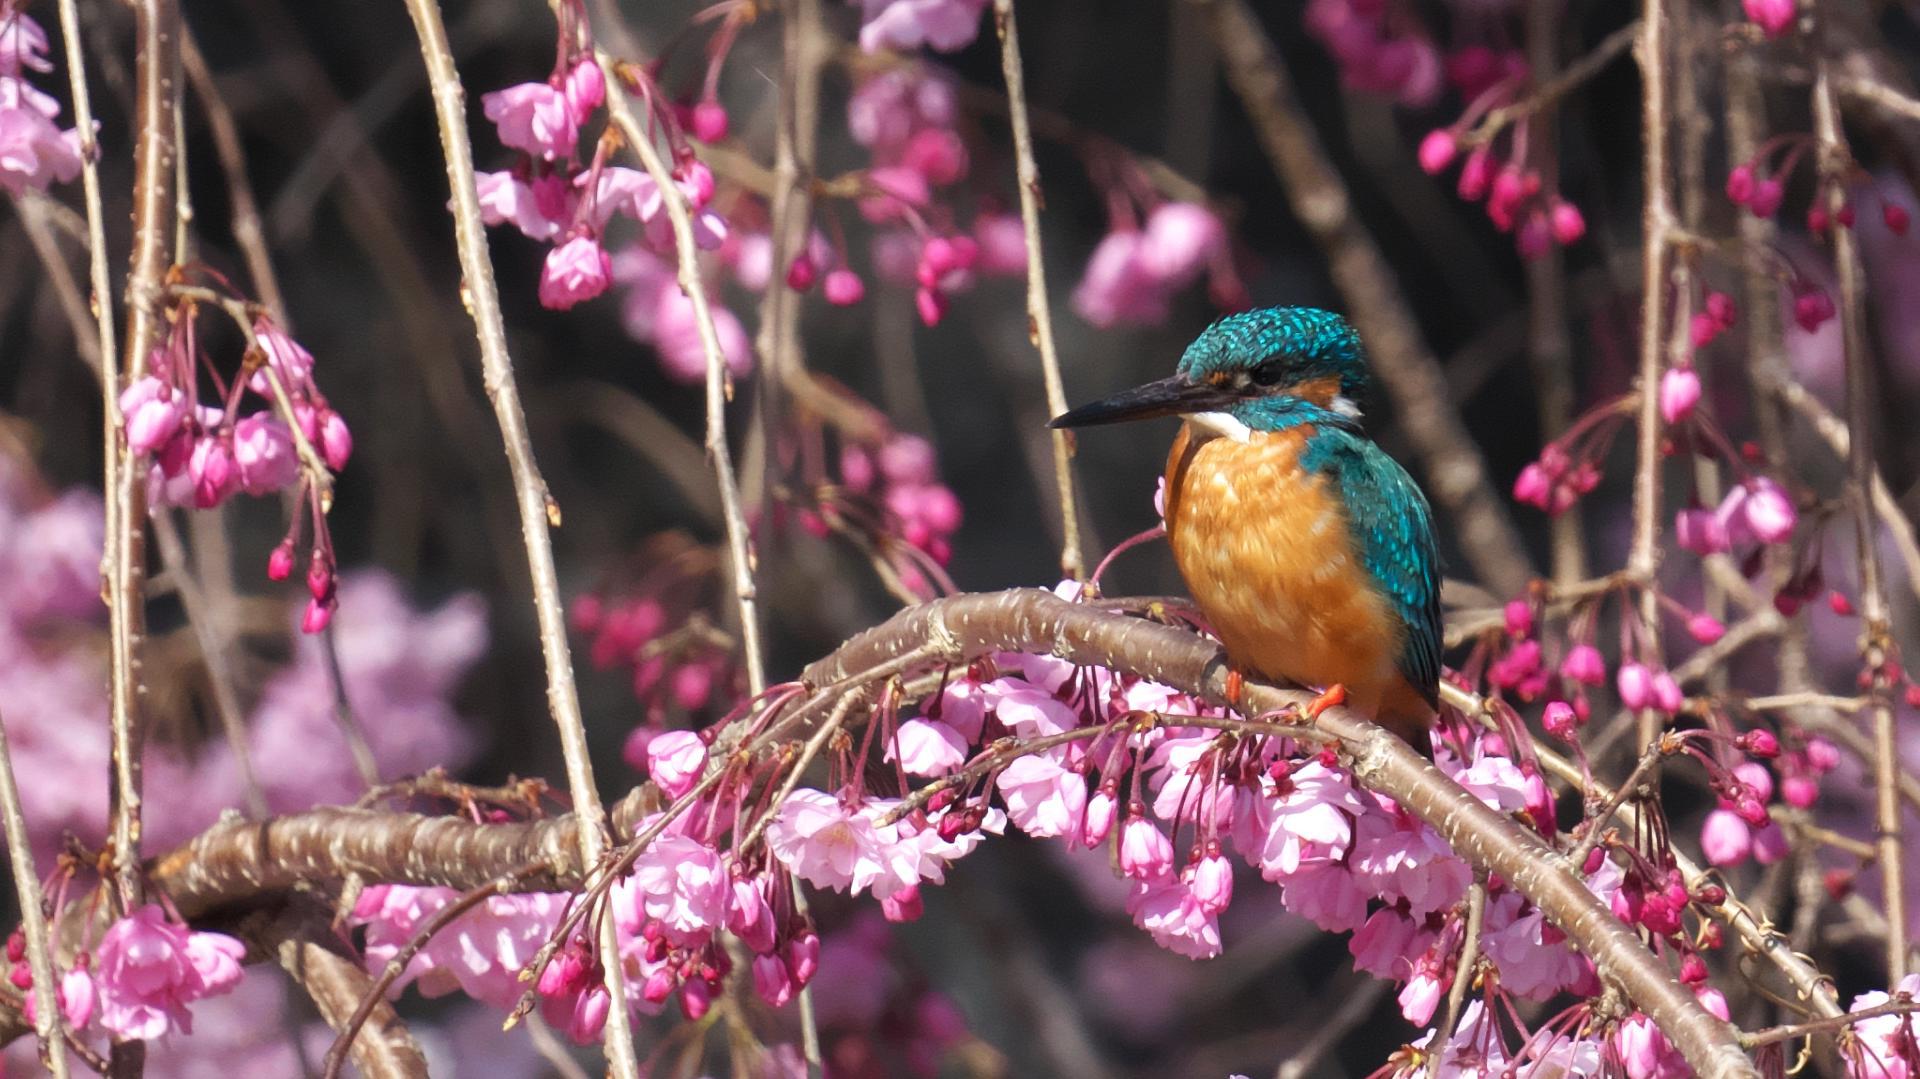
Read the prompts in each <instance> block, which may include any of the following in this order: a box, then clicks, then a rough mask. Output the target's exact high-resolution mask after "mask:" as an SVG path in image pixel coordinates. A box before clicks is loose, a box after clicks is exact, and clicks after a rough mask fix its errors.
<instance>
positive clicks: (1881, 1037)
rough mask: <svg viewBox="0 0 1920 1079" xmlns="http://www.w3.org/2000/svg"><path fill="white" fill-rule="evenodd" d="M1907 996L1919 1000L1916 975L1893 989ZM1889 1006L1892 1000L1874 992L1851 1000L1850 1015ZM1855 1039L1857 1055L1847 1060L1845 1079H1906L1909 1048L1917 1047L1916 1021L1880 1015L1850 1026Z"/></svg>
mask: <svg viewBox="0 0 1920 1079" xmlns="http://www.w3.org/2000/svg"><path fill="white" fill-rule="evenodd" d="M1894 988H1895V989H1896V990H1897V991H1899V992H1901V993H1904V994H1906V995H1907V996H1909V997H1915V998H1920V974H1909V975H1907V976H1906V977H1904V978H1902V979H1900V984H1899V985H1897V986H1895V987H1894ZM1891 1003H1893V997H1892V996H1890V995H1888V994H1887V993H1884V992H1881V991H1880V990H1878V989H1875V990H1873V991H1872V992H1869V993H1862V994H1860V995H1859V996H1857V997H1854V998H1853V1004H1852V1006H1850V1007H1849V1008H1848V1009H1847V1010H1848V1011H1850V1012H1861V1011H1866V1010H1867V1009H1869V1008H1877V1007H1880V1006H1881V1005H1883V1004H1891ZM1853 1034H1854V1036H1855V1037H1856V1038H1857V1039H1859V1043H1858V1049H1859V1052H1858V1054H1857V1055H1852V1056H1850V1058H1849V1059H1848V1060H1847V1076H1848V1079H1908V1077H1909V1076H1910V1075H1912V1074H1913V1067H1914V1064H1915V1063H1916V1061H1914V1060H1912V1059H1911V1057H1912V1055H1913V1054H1912V1049H1911V1047H1912V1046H1913V1045H1915V1044H1920V1018H1916V1017H1915V1016H1913V1015H1881V1016H1876V1017H1874V1018H1872V1019H1862V1020H1860V1021H1858V1022H1856V1023H1854V1024H1853Z"/></svg>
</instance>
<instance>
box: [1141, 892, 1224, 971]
mask: <svg viewBox="0 0 1920 1079" xmlns="http://www.w3.org/2000/svg"><path fill="white" fill-rule="evenodd" d="M1127 913H1128V914H1131V915H1133V921H1134V924H1136V925H1138V926H1139V927H1140V928H1142V929H1145V930H1146V931H1147V932H1148V933H1149V934H1150V935H1151V936H1152V937H1153V941H1154V943H1156V944H1158V945H1160V946H1161V947H1162V948H1165V949H1167V950H1168V951H1170V952H1173V953H1175V954H1176V955H1184V956H1186V957H1187V958H1189V959H1212V958H1213V957H1214V956H1216V955H1219V954H1220V921H1219V916H1218V914H1217V913H1216V912H1215V911H1210V910H1208V909H1207V907H1206V905H1205V904H1203V903H1202V902H1201V901H1200V900H1199V899H1198V898H1197V897H1196V896H1195V895H1194V892H1193V889H1192V887H1191V886H1190V885H1189V884H1188V882H1187V881H1186V880H1184V879H1181V878H1179V877H1175V876H1173V875H1171V874H1167V875H1164V876H1160V877H1155V878H1152V879H1149V880H1142V881H1139V882H1137V883H1136V884H1135V885H1134V886H1133V894H1132V895H1131V896H1130V897H1128V899H1127Z"/></svg>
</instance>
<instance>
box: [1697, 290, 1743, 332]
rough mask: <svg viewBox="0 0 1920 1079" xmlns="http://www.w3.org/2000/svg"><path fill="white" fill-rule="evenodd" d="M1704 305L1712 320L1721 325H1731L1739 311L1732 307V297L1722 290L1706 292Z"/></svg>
mask: <svg viewBox="0 0 1920 1079" xmlns="http://www.w3.org/2000/svg"><path fill="white" fill-rule="evenodd" d="M1705 306H1706V311H1707V314H1709V315H1712V316H1713V320H1714V321H1715V322H1718V323H1719V324H1720V325H1722V326H1732V325H1733V320H1734V317H1735V316H1736V315H1737V314H1738V313H1739V312H1738V310H1737V309H1736V308H1735V307H1734V304H1733V297H1731V296H1729V295H1727V294H1726V293H1724V292H1709V293H1707V302H1706V305H1705Z"/></svg>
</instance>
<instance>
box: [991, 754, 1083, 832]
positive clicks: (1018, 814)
mask: <svg viewBox="0 0 1920 1079" xmlns="http://www.w3.org/2000/svg"><path fill="white" fill-rule="evenodd" d="M995 785H996V786H998V787H999V788H1000V796H1001V797H1002V798H1004V799H1005V800H1006V803H1007V819H1009V820H1011V821H1012V822H1013V824H1014V827H1016V828H1019V829H1020V830H1021V831H1023V832H1025V833H1027V834H1028V835H1030V836H1036V837H1041V838H1046V837H1052V836H1070V835H1078V834H1079V832H1080V827H1081V822H1082V820H1083V819H1084V817H1085V814H1086V810H1087V780H1086V777H1085V776H1082V775H1081V774H1080V773H1078V772H1074V771H1071V770H1069V769H1067V768H1063V767H1061V765H1060V763H1059V762H1058V761H1055V760H1053V759H1051V758H1049V757H1047V756H1046V755H1044V754H1038V753H1036V754H1030V755H1028V756H1025V757H1020V758H1018V759H1017V760H1015V761H1014V762H1013V763H1012V764H1009V765H1007V766H1006V768H1004V769H1002V770H1001V772H1000V778H999V779H998V780H996V781H995Z"/></svg>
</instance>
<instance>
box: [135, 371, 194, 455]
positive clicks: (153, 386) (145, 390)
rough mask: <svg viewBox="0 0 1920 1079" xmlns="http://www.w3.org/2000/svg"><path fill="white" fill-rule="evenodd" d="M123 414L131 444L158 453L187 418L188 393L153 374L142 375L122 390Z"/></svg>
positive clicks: (148, 451)
mask: <svg viewBox="0 0 1920 1079" xmlns="http://www.w3.org/2000/svg"><path fill="white" fill-rule="evenodd" d="M120 417H121V420H122V422H123V423H124V424H125V425H126V429H127V448H129V449H131V450H132V451H133V452H135V453H154V452H156V451H158V450H159V449H160V448H161V447H162V446H165V445H166V444H167V442H168V441H169V440H170V439H172V438H173V435H174V432H175V431H178V430H179V429H180V425H181V424H182V423H184V422H185V421H186V418H187V397H186V394H183V393H181V392H180V391H179V390H177V389H175V388H173V387H172V386H170V385H168V384H167V383H165V382H162V381H161V380H159V379H157V378H155V377H153V376H152V375H142V376H141V377H139V378H137V379H135V380H133V381H132V382H131V383H129V384H128V385H127V388H126V389H124V390H122V391H120Z"/></svg>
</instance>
